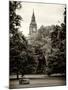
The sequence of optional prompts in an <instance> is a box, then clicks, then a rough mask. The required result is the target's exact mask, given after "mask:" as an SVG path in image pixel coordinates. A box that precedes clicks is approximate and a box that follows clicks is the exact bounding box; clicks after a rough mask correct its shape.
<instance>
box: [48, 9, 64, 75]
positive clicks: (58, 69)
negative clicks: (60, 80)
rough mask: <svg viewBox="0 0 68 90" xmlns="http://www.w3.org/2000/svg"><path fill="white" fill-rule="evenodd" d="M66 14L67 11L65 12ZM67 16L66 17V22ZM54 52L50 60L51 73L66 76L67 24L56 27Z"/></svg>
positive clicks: (52, 40) (53, 39) (53, 40)
mask: <svg viewBox="0 0 68 90" xmlns="http://www.w3.org/2000/svg"><path fill="white" fill-rule="evenodd" d="M65 12H66V11H65ZM65 18H66V15H64V21H66V20H65ZM51 42H52V43H51V45H52V50H51V51H52V52H51V55H50V56H49V59H48V61H49V62H48V68H49V72H50V73H64V74H66V23H65V22H64V24H63V23H62V24H61V26H56V27H55V29H54V31H53V32H52V33H51Z"/></svg>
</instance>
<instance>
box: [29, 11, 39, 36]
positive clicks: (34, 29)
mask: <svg viewBox="0 0 68 90" xmlns="http://www.w3.org/2000/svg"><path fill="white" fill-rule="evenodd" d="M36 32H37V24H36V21H35V15H34V10H33V15H32V19H31V23H30V26H29V35H33V34H35V33H36Z"/></svg>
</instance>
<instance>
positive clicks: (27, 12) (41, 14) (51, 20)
mask: <svg viewBox="0 0 68 90" xmlns="http://www.w3.org/2000/svg"><path fill="white" fill-rule="evenodd" d="M64 8H65V5H64V4H45V3H29V2H22V8H21V9H19V10H17V11H16V13H17V14H18V15H21V17H22V18H23V20H22V21H21V27H20V31H23V34H24V35H25V36H26V37H27V36H28V34H29V25H30V22H31V17H32V14H33V10H34V14H35V19H36V23H37V29H39V28H40V26H41V25H44V26H49V25H56V24H58V25H60V24H61V23H62V22H63V20H64V18H63V13H64Z"/></svg>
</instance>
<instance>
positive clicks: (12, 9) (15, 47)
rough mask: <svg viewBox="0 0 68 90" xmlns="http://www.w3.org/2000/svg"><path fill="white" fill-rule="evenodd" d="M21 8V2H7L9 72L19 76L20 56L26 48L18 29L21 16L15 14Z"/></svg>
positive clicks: (25, 42)
mask: <svg viewBox="0 0 68 90" xmlns="http://www.w3.org/2000/svg"><path fill="white" fill-rule="evenodd" d="M20 8H21V2H18V1H10V2H9V21H10V22H9V36H10V74H11V73H16V74H17V78H18V77H19V75H18V74H19V73H20V71H21V70H20V67H21V66H22V65H21V56H22V54H23V52H24V51H26V48H27V41H26V39H25V37H24V36H23V35H22V33H21V32H20V31H19V27H20V21H21V20H22V18H21V16H19V15H17V14H16V10H17V9H20Z"/></svg>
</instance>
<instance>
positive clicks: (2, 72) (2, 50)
mask: <svg viewBox="0 0 68 90" xmlns="http://www.w3.org/2000/svg"><path fill="white" fill-rule="evenodd" d="M19 1H22V0H19ZM23 1H32V2H45V3H60V4H67V5H68V2H67V1H68V0H23ZM67 9H68V8H67ZM67 14H68V13H67ZM67 21H68V19H67ZM67 40H68V31H67ZM67 45H68V42H67ZM67 51H68V49H67ZM67 59H68V55H67ZM67 67H68V65H67ZM8 70H9V0H0V90H7V89H8V80H9V71H8ZM67 75H68V73H67ZM67 81H68V79H67ZM67 87H68V84H67V86H55V87H40V88H39V87H38V88H28V89H31V90H33V89H36V90H42V89H43V90H45V89H46V90H57V89H61V90H65V89H66V90H67ZM14 90H16V89H14ZM18 90H20V89H18Z"/></svg>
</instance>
